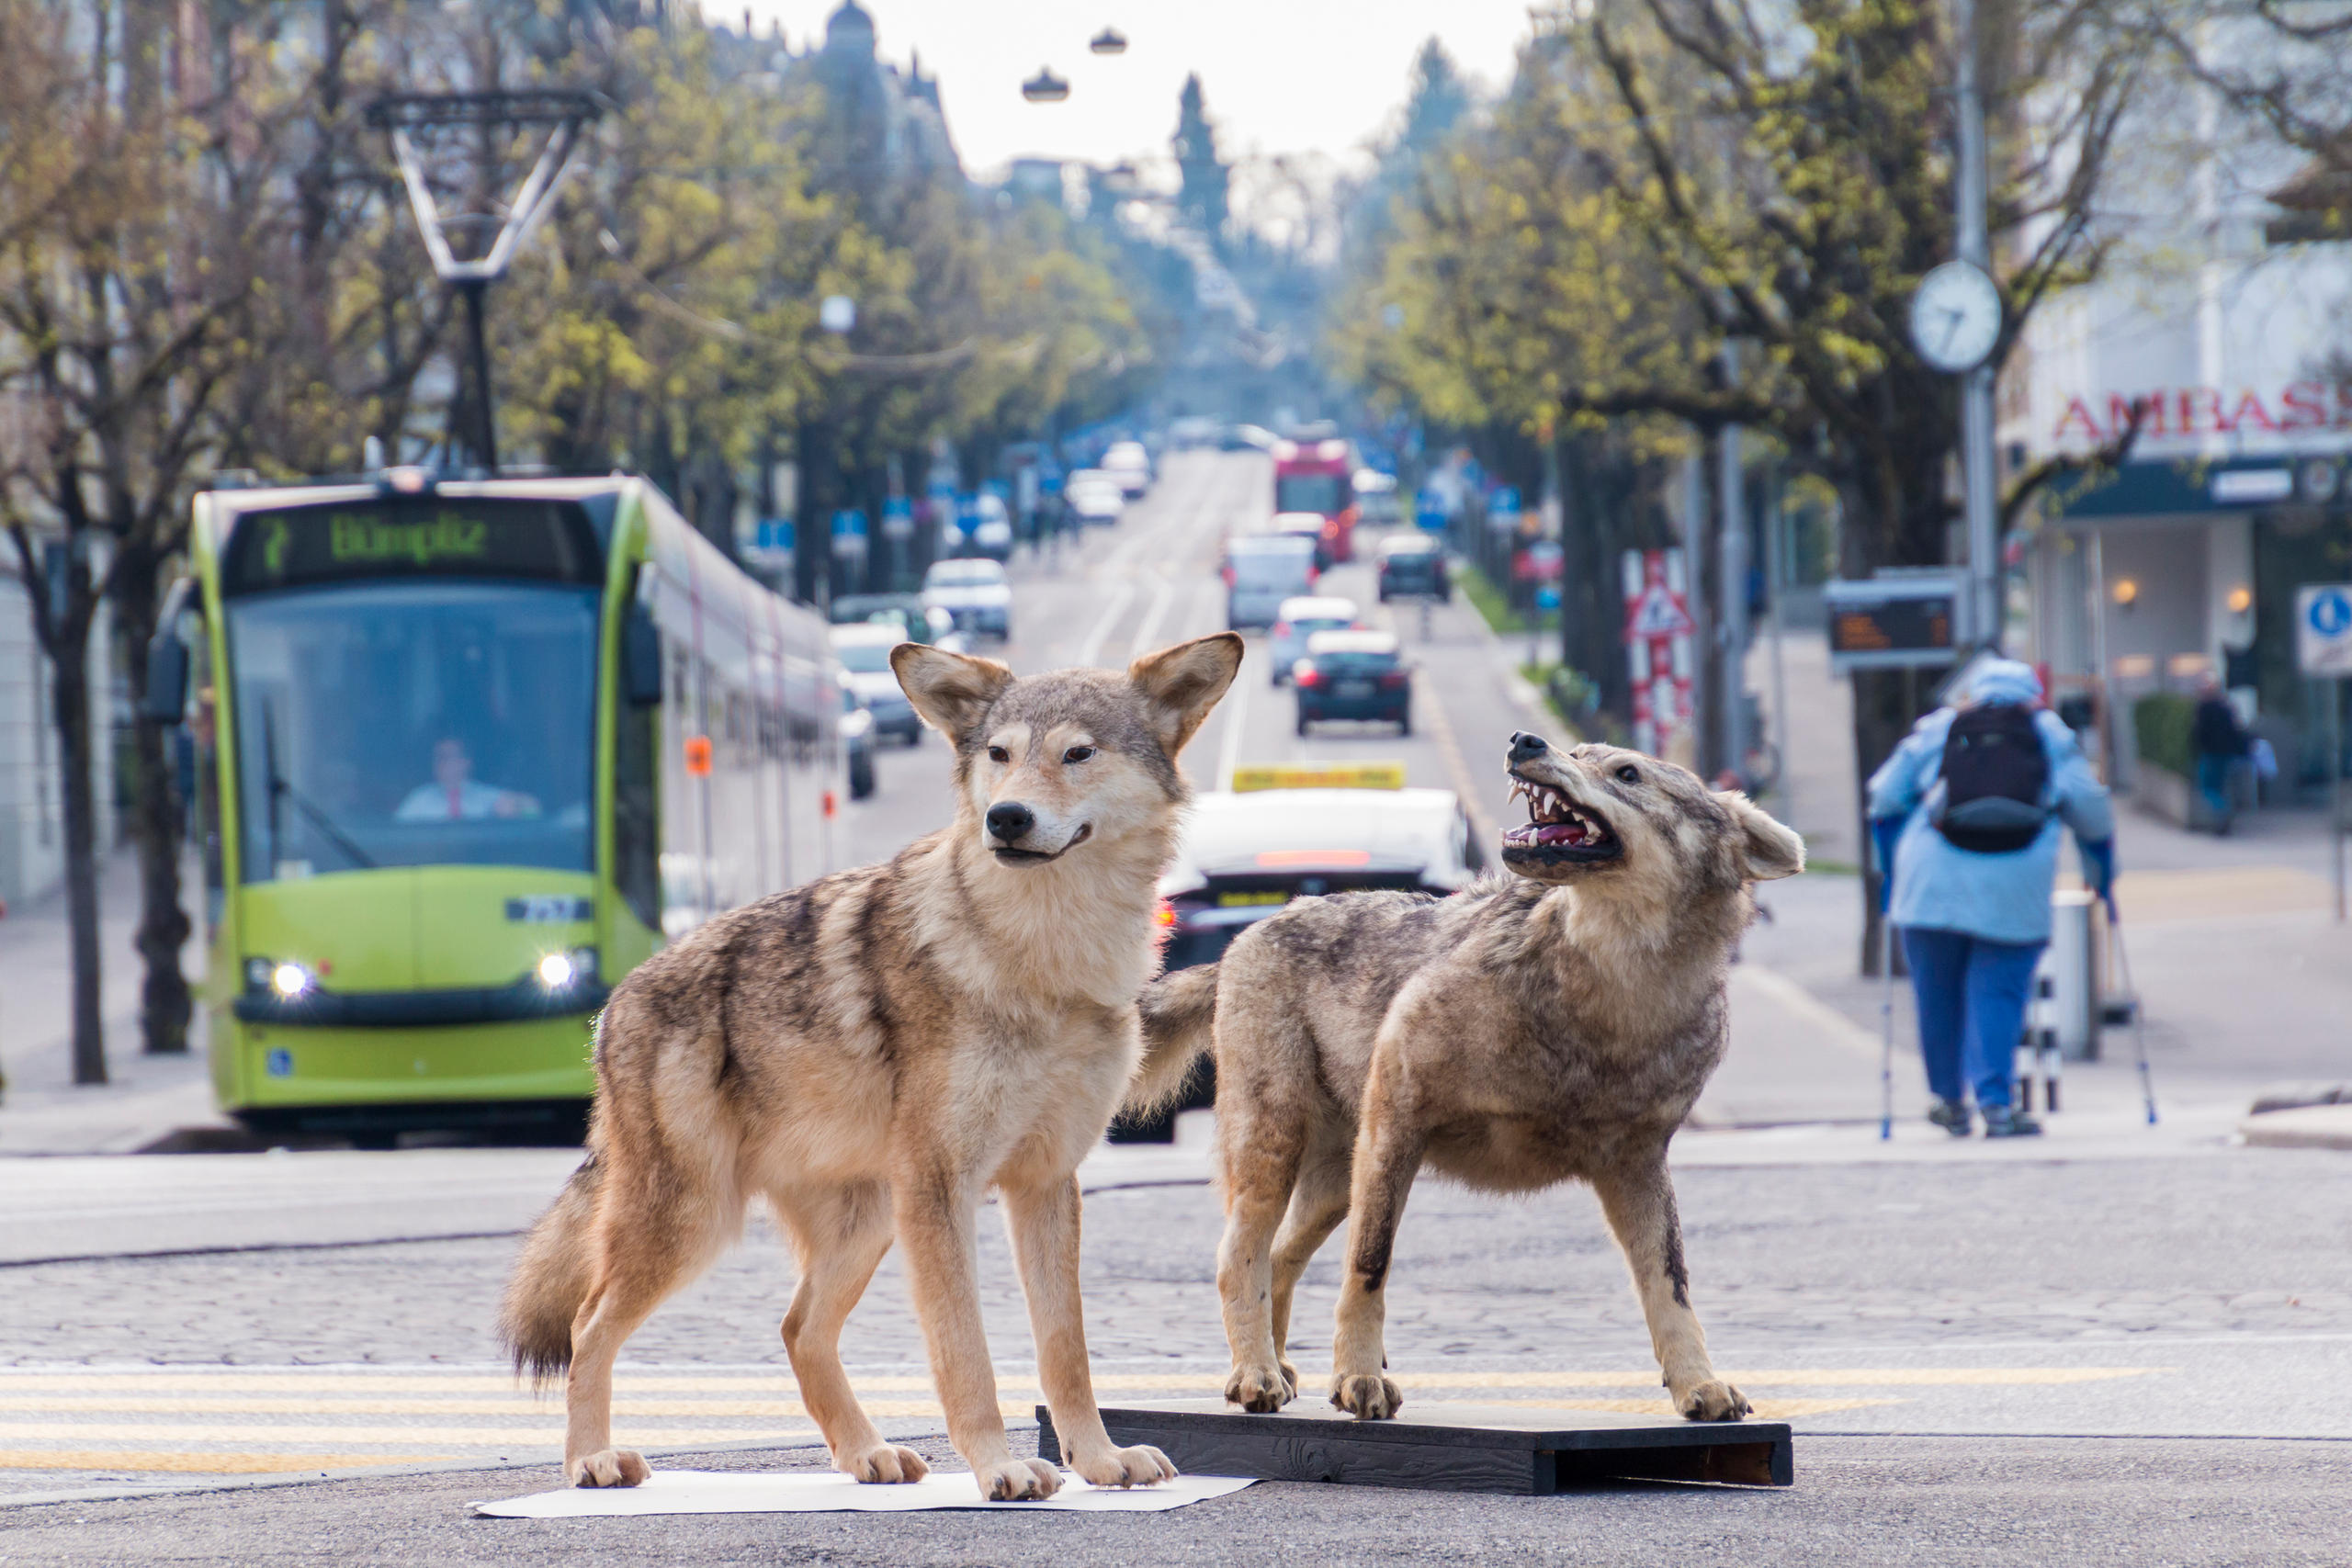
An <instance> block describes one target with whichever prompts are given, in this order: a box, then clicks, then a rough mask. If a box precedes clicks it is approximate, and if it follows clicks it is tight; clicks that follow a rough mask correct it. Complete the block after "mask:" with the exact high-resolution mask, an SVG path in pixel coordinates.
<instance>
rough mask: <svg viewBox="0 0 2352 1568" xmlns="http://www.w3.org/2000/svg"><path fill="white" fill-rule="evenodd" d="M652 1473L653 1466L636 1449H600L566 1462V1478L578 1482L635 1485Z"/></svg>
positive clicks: (601, 1484) (596, 1484) (592, 1484)
mask: <svg viewBox="0 0 2352 1568" xmlns="http://www.w3.org/2000/svg"><path fill="white" fill-rule="evenodd" d="M652 1473H653V1467H652V1466H651V1465H650V1464H648V1463H646V1462H645V1456H644V1455H642V1454H640V1453H639V1452H638V1451H637V1450H634V1449H599V1450H596V1451H595V1452H594V1453H593V1454H589V1455H587V1456H586V1457H584V1458H582V1459H573V1460H566V1461H564V1463H563V1478H564V1479H565V1480H566V1481H569V1482H571V1483H572V1484H573V1485H574V1486H635V1485H637V1484H638V1483H639V1482H641V1481H643V1480H644V1479H645V1478H646V1477H647V1476H649V1475H650V1474H652Z"/></svg>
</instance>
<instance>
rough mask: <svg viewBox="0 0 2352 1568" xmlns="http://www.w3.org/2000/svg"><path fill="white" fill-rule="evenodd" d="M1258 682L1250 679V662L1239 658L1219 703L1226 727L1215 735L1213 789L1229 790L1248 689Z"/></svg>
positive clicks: (1246, 717)
mask: <svg viewBox="0 0 2352 1568" xmlns="http://www.w3.org/2000/svg"><path fill="white" fill-rule="evenodd" d="M1256 684H1257V682H1255V681H1253V680H1251V679H1250V661H1249V660H1247V659H1244V660H1242V661H1241V673H1240V674H1238V675H1237V676H1235V677H1234V678H1233V684H1232V685H1230V686H1228V687H1227V688H1226V693H1225V701H1224V702H1223V703H1222V704H1220V705H1219V706H1220V707H1221V708H1222V709H1223V710H1224V713H1225V720H1224V723H1225V730H1224V733H1223V734H1221V735H1219V736H1218V737H1217V746H1216V783H1215V784H1212V785H1211V786H1210V787H1211V788H1213V789H1231V788H1232V787H1233V770H1234V767H1235V765H1236V764H1237V763H1238V762H1239V761H1241V738H1242V735H1243V733H1244V732H1245V731H1246V730H1247V729H1248V728H1249V724H1250V687H1252V686H1254V685H1256Z"/></svg>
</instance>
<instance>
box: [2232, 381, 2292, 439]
mask: <svg viewBox="0 0 2352 1568" xmlns="http://www.w3.org/2000/svg"><path fill="white" fill-rule="evenodd" d="M2247 423H2252V424H2255V425H2258V426H2260V427H2261V428H2262V429H2264V430H2276V429H2278V422H2277V421H2276V420H2273V419H2272V418H2271V417H2270V411H2269V410H2268V409H2267V408H2264V407H2263V406H2262V399H2261V397H2260V396H2259V395H2258V394H2257V393H2256V391H2255V390H2254V389H2253V388H2251V387H2249V388H2247V389H2245V391H2243V392H2241V393H2239V394H2238V406H2237V408H2236V410H2235V411H2234V412H2232V413H2231V415H2230V423H2227V424H2225V425H2223V426H2222V429H2224V430H2235V429H2237V428H2238V427H2239V426H2241V425H2244V424H2247Z"/></svg>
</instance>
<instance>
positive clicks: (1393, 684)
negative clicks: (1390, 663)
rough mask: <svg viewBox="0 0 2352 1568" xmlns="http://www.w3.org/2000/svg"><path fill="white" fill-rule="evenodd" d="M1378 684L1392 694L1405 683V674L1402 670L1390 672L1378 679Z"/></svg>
mask: <svg viewBox="0 0 2352 1568" xmlns="http://www.w3.org/2000/svg"><path fill="white" fill-rule="evenodd" d="M1380 683H1381V684H1382V685H1383V686H1385V687H1386V688H1387V689H1388V690H1389V691H1392V692H1393V691H1395V690H1396V689H1397V687H1399V686H1401V685H1403V684H1404V683H1405V672H1404V671H1402V670H1391V671H1389V672H1388V673H1387V674H1385V675H1383V676H1382V677H1381V678H1380Z"/></svg>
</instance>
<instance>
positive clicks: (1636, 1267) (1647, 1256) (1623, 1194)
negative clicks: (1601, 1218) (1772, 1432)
mask: <svg viewBox="0 0 2352 1568" xmlns="http://www.w3.org/2000/svg"><path fill="white" fill-rule="evenodd" d="M1592 1189H1593V1191H1594V1192H1595V1193H1597V1194H1598V1195H1599V1196H1600V1212H1601V1213H1603V1214H1604V1215H1606V1216H1607V1217H1608V1220H1609V1228H1610V1229H1611V1231H1613V1232H1615V1233H1616V1235H1617V1245H1618V1247H1620V1248H1621V1249H1622V1250H1623V1252H1624V1254H1625V1267H1626V1268H1627V1269H1630V1270H1631V1271H1632V1273H1633V1276H1634V1294H1635V1295H1637V1296H1639V1297H1640V1298H1641V1303H1642V1315H1643V1316H1644V1317H1645V1318H1646V1319H1647V1320H1648V1322H1649V1328H1650V1348H1651V1349H1652V1350H1653V1351H1655V1352H1656V1353H1657V1364H1658V1368H1659V1370H1660V1371H1662V1372H1663V1373H1664V1374H1665V1382H1666V1388H1667V1393H1668V1394H1669V1395H1671V1396H1672V1398H1673V1400H1674V1408H1675V1409H1677V1410H1678V1411H1679V1412H1681V1413H1682V1414H1683V1415H1684V1416H1688V1417H1690V1418H1691V1420H1693V1421H1736V1420H1738V1419H1739V1418H1740V1417H1741V1416H1745V1415H1747V1413H1748V1404H1747V1398H1746V1397H1745V1396H1744V1395H1742V1394H1741V1393H1740V1392H1739V1390H1737V1389H1736V1388H1734V1387H1732V1386H1731V1384H1729V1383H1727V1382H1724V1381H1723V1380H1722V1379H1720V1378H1718V1377H1716V1376H1715V1370H1714V1365H1713V1362H1712V1361H1710V1360H1709V1359H1707V1335H1706V1331H1705V1330H1704V1329H1702V1328H1701V1327H1700V1326H1699V1314H1697V1313H1695V1312H1692V1311H1691V1277H1690V1274H1689V1272H1688V1271H1687V1270H1686V1269H1684V1267H1683V1263H1682V1220H1681V1216H1680V1215H1679V1214H1678V1213H1676V1212H1675V1207H1674V1178H1673V1177H1672V1176H1671V1175H1670V1174H1668V1170H1667V1168H1666V1145H1664V1144H1660V1145H1658V1146H1657V1148H1656V1149H1655V1150H1649V1151H1645V1152H1642V1153H1640V1154H1637V1155H1635V1156H1634V1157H1633V1158H1631V1159H1628V1160H1627V1161H1625V1162H1624V1163H1623V1164H1622V1165H1619V1166H1617V1167H1615V1168H1611V1169H1604V1170H1601V1171H1599V1172H1596V1173H1595V1174H1594V1176H1593V1178H1592Z"/></svg>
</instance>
